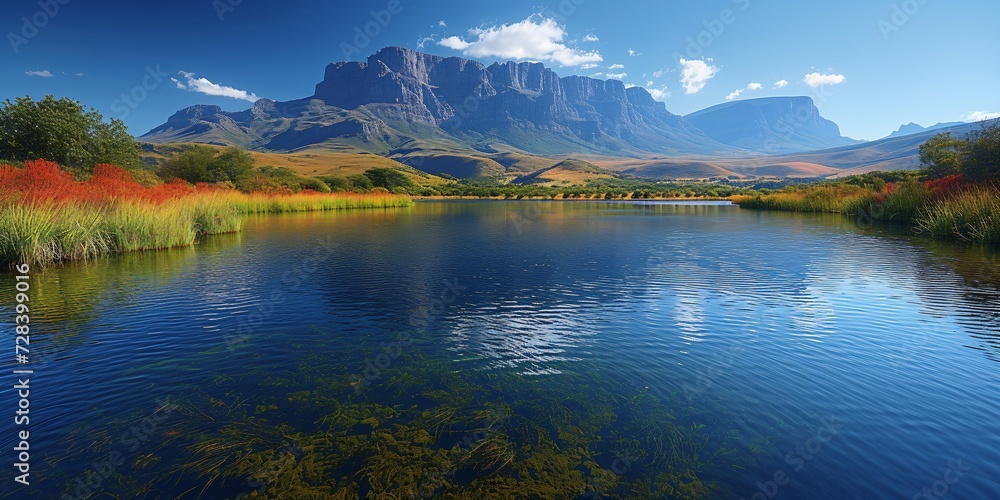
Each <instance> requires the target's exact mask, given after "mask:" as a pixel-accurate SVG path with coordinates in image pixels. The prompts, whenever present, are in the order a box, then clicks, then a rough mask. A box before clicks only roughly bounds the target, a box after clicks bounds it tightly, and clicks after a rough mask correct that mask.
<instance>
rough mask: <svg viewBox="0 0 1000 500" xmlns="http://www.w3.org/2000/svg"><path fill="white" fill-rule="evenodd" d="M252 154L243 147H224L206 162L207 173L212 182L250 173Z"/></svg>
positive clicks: (232, 179) (235, 179)
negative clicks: (224, 148)
mask: <svg viewBox="0 0 1000 500" xmlns="http://www.w3.org/2000/svg"><path fill="white" fill-rule="evenodd" d="M253 162H254V160H253V156H252V155H251V154H250V153H249V152H248V151H247V150H245V149H243V148H236V147H233V148H226V150H224V151H222V152H221V153H219V154H218V156H216V157H215V158H213V159H212V161H210V162H209V164H208V175H209V176H210V177H212V181H213V182H222V181H232V182H235V181H237V180H238V179H240V178H242V177H245V176H247V175H249V174H250V171H251V170H253Z"/></svg>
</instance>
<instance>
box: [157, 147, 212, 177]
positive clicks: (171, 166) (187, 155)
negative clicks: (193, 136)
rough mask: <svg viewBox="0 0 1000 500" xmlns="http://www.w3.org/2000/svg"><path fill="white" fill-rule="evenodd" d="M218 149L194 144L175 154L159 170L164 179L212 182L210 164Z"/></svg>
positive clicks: (158, 173) (158, 172)
mask: <svg viewBox="0 0 1000 500" xmlns="http://www.w3.org/2000/svg"><path fill="white" fill-rule="evenodd" d="M215 155H216V150H215V149H214V148H210V147H208V146H194V147H192V148H189V149H187V150H184V151H181V152H179V153H177V154H175V155H173V156H172V157H171V158H170V159H168V160H167V161H165V162H164V163H163V164H162V165H160V168H159V169H158V170H157V172H156V173H157V175H159V176H160V177H161V178H162V179H163V180H165V181H170V180H173V179H183V180H185V181H188V182H192V183H194V182H211V181H213V180H214V179H213V178H212V177H211V176H210V175H209V166H210V165H211V164H212V162H213V161H214V160H215Z"/></svg>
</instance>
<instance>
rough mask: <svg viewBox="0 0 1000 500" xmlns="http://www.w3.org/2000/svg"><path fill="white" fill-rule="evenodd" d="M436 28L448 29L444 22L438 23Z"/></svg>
mask: <svg viewBox="0 0 1000 500" xmlns="http://www.w3.org/2000/svg"><path fill="white" fill-rule="evenodd" d="M438 26H440V27H442V28H447V27H448V25H447V24H445V22H444V21H438Z"/></svg>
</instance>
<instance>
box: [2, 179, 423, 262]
mask: <svg viewBox="0 0 1000 500" xmlns="http://www.w3.org/2000/svg"><path fill="white" fill-rule="evenodd" d="M412 204H413V201H412V200H410V199H409V198H407V197H403V196H397V195H392V194H387V193H371V194H353V193H334V194H313V193H304V194H295V195H268V194H243V193H239V192H236V191H208V192H199V193H196V194H193V195H191V196H187V197H184V198H181V199H177V200H170V201H167V202H164V203H151V202H147V201H140V200H115V201H111V202H106V203H100V204H93V203H80V202H72V201H61V202H53V201H39V202H27V203H25V202H21V201H18V200H14V199H8V200H5V201H0V264H3V265H11V264H15V263H29V264H34V265H44V264H48V263H53V262H63V261H74V260H87V259H91V258H94V257H96V256H99V255H102V254H107V253H122V252H133V251H139V250H157V249H164V248H173V247H182V246H188V245H192V244H193V243H194V242H195V239H196V238H197V236H198V235H201V234H221V233H231V232H237V231H240V229H241V228H242V224H243V217H244V216H245V215H247V214H267V213H283V212H306V211H332V210H352V209H373V208H393V207H405V206H410V205H412Z"/></svg>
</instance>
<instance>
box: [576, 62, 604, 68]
mask: <svg viewBox="0 0 1000 500" xmlns="http://www.w3.org/2000/svg"><path fill="white" fill-rule="evenodd" d="M598 66H600V64H594V63H587V64H584V65H581V66H580V69H594V68H596V67H598Z"/></svg>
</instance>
